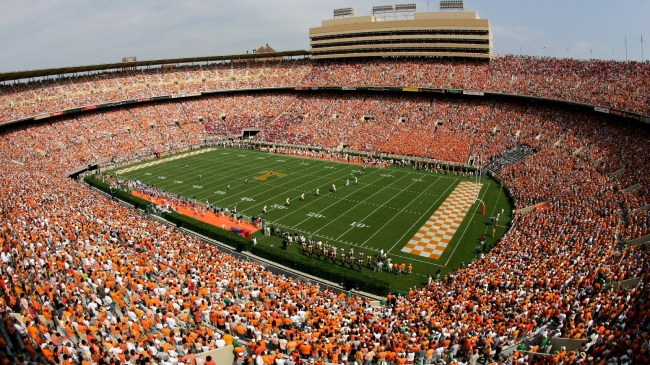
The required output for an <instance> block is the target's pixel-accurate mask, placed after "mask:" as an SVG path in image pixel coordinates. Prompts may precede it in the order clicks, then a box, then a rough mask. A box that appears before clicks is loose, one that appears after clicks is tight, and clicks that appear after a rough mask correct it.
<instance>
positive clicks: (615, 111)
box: [609, 109, 623, 117]
mask: <svg viewBox="0 0 650 365" xmlns="http://www.w3.org/2000/svg"><path fill="white" fill-rule="evenodd" d="M609 114H612V115H618V116H620V117H622V116H623V111H622V110H616V109H610V110H609Z"/></svg>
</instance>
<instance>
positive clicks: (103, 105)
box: [97, 100, 135, 108]
mask: <svg viewBox="0 0 650 365" xmlns="http://www.w3.org/2000/svg"><path fill="white" fill-rule="evenodd" d="M129 104H135V100H122V101H115V102H112V103H105V104H99V105H97V107H98V108H112V107H115V106H122V105H129Z"/></svg>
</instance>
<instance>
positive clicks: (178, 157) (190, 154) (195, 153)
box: [116, 148, 215, 174]
mask: <svg viewBox="0 0 650 365" xmlns="http://www.w3.org/2000/svg"><path fill="white" fill-rule="evenodd" d="M214 150H215V148H205V149H200V150H196V151H192V152H187V153H182V154H180V155H174V156H170V157H165V158H161V159H159V160H154V161H149V162H145V163H143V164H141V165H136V166H131V167H127V168H124V169H121V170H118V171H117V172H116V173H117V174H123V173H127V172H131V171H135V170H139V169H143V168H145V167H149V166H155V165H160V164H161V163H165V162H169V161H174V160H178V159H181V158H185V157H189V156H194V155H198V154H202V153H206V152H210V151H214Z"/></svg>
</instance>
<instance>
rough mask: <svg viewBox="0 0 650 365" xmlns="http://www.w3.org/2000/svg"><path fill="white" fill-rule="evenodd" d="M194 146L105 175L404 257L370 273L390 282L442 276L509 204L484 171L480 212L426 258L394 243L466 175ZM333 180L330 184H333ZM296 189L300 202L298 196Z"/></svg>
mask: <svg viewBox="0 0 650 365" xmlns="http://www.w3.org/2000/svg"><path fill="white" fill-rule="evenodd" d="M200 152H201V153H198V154H196V155H192V156H186V155H176V156H172V157H173V158H174V159H172V158H166V159H164V160H163V161H161V160H154V161H148V162H143V163H139V164H135V165H131V166H129V167H128V168H127V169H125V168H120V169H117V170H115V171H112V173H115V172H120V173H119V175H120V176H121V177H123V178H128V179H135V180H140V181H141V182H144V183H147V184H150V185H154V186H156V187H158V188H160V189H162V190H165V191H168V192H171V193H174V194H178V195H183V196H186V197H193V198H196V199H197V201H200V202H204V201H205V200H206V199H207V200H208V201H209V202H210V203H211V204H215V205H216V206H219V207H223V208H229V209H232V208H233V207H236V208H237V211H238V212H239V213H243V214H244V215H246V216H257V217H259V216H262V217H263V218H264V219H265V220H266V224H267V225H271V226H274V227H275V228H284V229H286V230H288V231H289V232H298V233H302V234H304V235H305V236H307V237H309V236H311V237H312V238H313V239H314V240H316V241H318V240H320V241H322V242H323V243H325V242H328V243H329V244H330V245H335V246H336V247H337V248H338V249H339V250H340V249H345V250H346V252H348V251H349V250H350V248H352V247H354V251H355V255H356V254H358V253H359V252H364V254H365V255H366V256H367V255H373V256H374V255H376V254H377V253H378V252H380V250H382V249H383V250H384V251H386V252H387V253H388V255H389V256H390V257H392V259H393V261H394V262H395V261H396V262H398V263H401V262H404V263H406V264H407V265H408V264H412V265H413V275H411V276H408V275H403V276H401V277H396V276H395V275H393V274H389V273H386V272H383V273H373V275H377V276H378V277H380V278H381V279H382V280H386V281H389V282H391V283H392V284H393V287H395V288H401V289H407V288H409V287H412V286H414V285H418V286H421V285H422V284H423V283H426V280H427V276H428V275H433V276H434V277H435V275H436V272H437V271H438V270H440V271H441V275H444V274H446V273H447V272H449V271H450V270H453V269H455V268H457V267H458V266H459V265H460V264H461V262H464V263H469V262H470V261H471V260H473V259H475V258H476V257H477V253H476V248H477V247H478V246H480V244H479V241H480V237H481V235H482V234H484V233H485V234H486V235H487V246H488V247H489V246H490V245H491V244H492V243H494V242H496V241H497V240H498V239H499V238H500V237H501V236H502V235H503V233H504V232H505V230H506V229H507V226H508V225H509V222H510V219H511V210H512V207H511V205H510V203H509V201H508V199H507V197H506V195H505V193H504V191H503V190H502V188H501V187H500V186H499V185H498V184H497V183H496V182H494V181H493V180H491V179H489V178H487V177H483V178H482V179H481V181H480V182H481V183H483V186H482V188H481V190H480V192H479V199H481V200H482V201H484V202H485V203H486V207H487V213H486V214H485V215H482V214H481V210H482V209H481V204H480V203H475V204H474V205H473V206H472V207H471V208H470V209H469V211H468V212H467V214H466V215H465V218H464V220H463V222H462V224H461V225H460V227H459V228H458V229H457V231H456V233H455V234H454V235H453V238H452V239H451V242H450V243H449V244H448V246H447V248H446V249H445V250H444V252H443V254H442V255H441V257H440V258H439V259H437V260H434V259H430V258H426V257H423V256H419V255H413V254H409V253H406V252H403V251H402V248H403V247H404V245H405V244H406V243H408V241H409V240H410V239H411V238H413V236H414V235H415V234H416V233H417V231H418V230H419V229H420V228H421V227H422V226H423V224H424V223H425V222H426V221H427V220H428V219H429V218H430V217H431V216H432V214H434V212H436V209H437V208H438V207H439V206H440V205H441V204H442V203H443V202H444V201H445V199H446V198H447V197H448V196H449V194H450V193H451V192H452V191H454V189H455V187H456V186H457V185H458V184H459V182H460V181H462V180H468V181H472V182H474V181H476V179H475V177H469V176H468V177H465V176H457V175H455V174H445V173H433V172H421V171H414V170H412V169H410V168H404V167H386V168H375V167H366V168H365V169H364V168H362V167H361V166H360V165H356V164H348V163H341V162H332V161H324V160H317V159H307V158H300V157H293V156H286V155H278V154H268V153H262V152H257V151H252V150H242V149H234V148H214V149H212V150H209V151H208V152H205V150H200ZM125 170H127V171H125ZM360 171H361V173H360ZM354 177H356V178H357V182H356V183H355V180H354ZM346 180H348V181H349V184H346ZM333 184H334V185H336V192H334V191H332V185H333ZM317 189H319V190H320V194H319V195H316V190H317ZM302 194H304V200H301V199H300V196H301V195H302ZM287 199H289V204H288V205H287V204H286V201H287ZM264 207H266V210H267V212H266V213H265V214H263V213H262V211H263V208H264ZM502 211H503V214H501V217H500V219H499V220H498V221H497V222H496V233H495V234H494V237H492V236H493V228H494V227H493V226H488V225H487V222H488V220H489V218H490V216H496V215H497V213H501V212H502ZM255 237H257V240H258V244H264V245H275V246H279V245H280V240H279V239H278V238H277V237H265V236H264V235H263V234H262V231H258V232H257V233H255ZM292 246H293V247H290V249H293V250H296V251H298V247H297V245H292ZM339 252H340V251H339ZM305 259H306V260H309V258H307V257H305ZM314 260H315V259H314ZM342 269H343V268H342ZM364 270H368V271H369V272H370V271H371V270H369V269H364Z"/></svg>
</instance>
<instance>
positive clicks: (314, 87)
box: [309, 86, 318, 90]
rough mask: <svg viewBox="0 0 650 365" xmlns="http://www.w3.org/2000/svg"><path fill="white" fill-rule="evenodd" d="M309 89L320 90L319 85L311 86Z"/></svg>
mask: <svg viewBox="0 0 650 365" xmlns="http://www.w3.org/2000/svg"><path fill="white" fill-rule="evenodd" d="M309 90H318V86H310V87H309Z"/></svg>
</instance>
